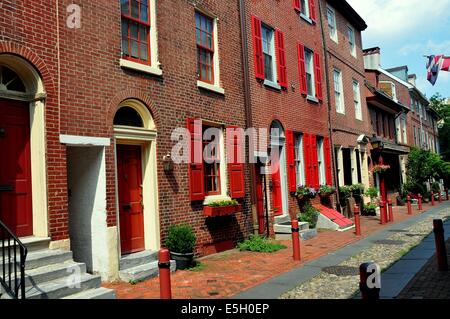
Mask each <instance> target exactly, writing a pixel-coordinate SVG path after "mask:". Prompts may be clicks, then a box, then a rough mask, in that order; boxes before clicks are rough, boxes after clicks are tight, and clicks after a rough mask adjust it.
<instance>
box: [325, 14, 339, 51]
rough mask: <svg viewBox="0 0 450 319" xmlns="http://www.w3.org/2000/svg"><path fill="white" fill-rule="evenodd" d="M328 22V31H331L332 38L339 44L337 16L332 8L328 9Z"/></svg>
mask: <svg viewBox="0 0 450 319" xmlns="http://www.w3.org/2000/svg"><path fill="white" fill-rule="evenodd" d="M327 20H328V30H329V31H330V38H331V39H332V40H333V41H335V42H336V43H337V42H338V35H337V27H336V14H335V12H334V9H333V8H331V7H330V6H328V7H327Z"/></svg>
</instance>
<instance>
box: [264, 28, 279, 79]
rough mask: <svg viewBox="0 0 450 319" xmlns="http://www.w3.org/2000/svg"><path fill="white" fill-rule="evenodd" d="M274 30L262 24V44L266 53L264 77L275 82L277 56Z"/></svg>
mask: <svg viewBox="0 0 450 319" xmlns="http://www.w3.org/2000/svg"><path fill="white" fill-rule="evenodd" d="M274 34H275V32H274V30H273V29H271V28H269V27H267V26H265V25H262V44H263V55H264V77H265V79H266V80H267V81H269V82H275V79H276V78H277V77H276V58H275V45H274V42H275V41H274V38H275V37H274Z"/></svg>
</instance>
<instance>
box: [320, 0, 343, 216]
mask: <svg viewBox="0 0 450 319" xmlns="http://www.w3.org/2000/svg"><path fill="white" fill-rule="evenodd" d="M319 14H320V28H321V32H322V45H323V50H324V57H325V70H326V72H325V79H326V85H327V100H328V132H329V135H330V137H329V138H330V149H331V162H332V163H333V171H334V184H335V185H336V190H337V191H336V201H337V202H336V204H337V206H338V207H339V208H340V205H341V204H340V194H339V176H338V171H337V163H336V157H335V153H334V143H333V127H332V124H331V107H332V106H331V94H330V77H329V71H330V69H329V64H330V63H329V58H328V46H327V41H326V40H325V29H324V24H323V12H322V1H321V0H319Z"/></svg>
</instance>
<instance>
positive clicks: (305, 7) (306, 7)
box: [301, 0, 310, 18]
mask: <svg viewBox="0 0 450 319" xmlns="http://www.w3.org/2000/svg"><path fill="white" fill-rule="evenodd" d="M301 8H302V9H301V10H302V14H303V15H304V16H305V17H307V18H309V17H310V15H309V3H308V1H307V0H301Z"/></svg>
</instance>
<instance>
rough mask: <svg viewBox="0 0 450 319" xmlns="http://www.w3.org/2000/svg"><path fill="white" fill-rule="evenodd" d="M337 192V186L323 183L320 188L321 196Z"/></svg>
mask: <svg viewBox="0 0 450 319" xmlns="http://www.w3.org/2000/svg"><path fill="white" fill-rule="evenodd" d="M334 193H336V188H334V187H333V186H329V185H322V186H320V188H319V195H320V196H329V195H332V194H334Z"/></svg>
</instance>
